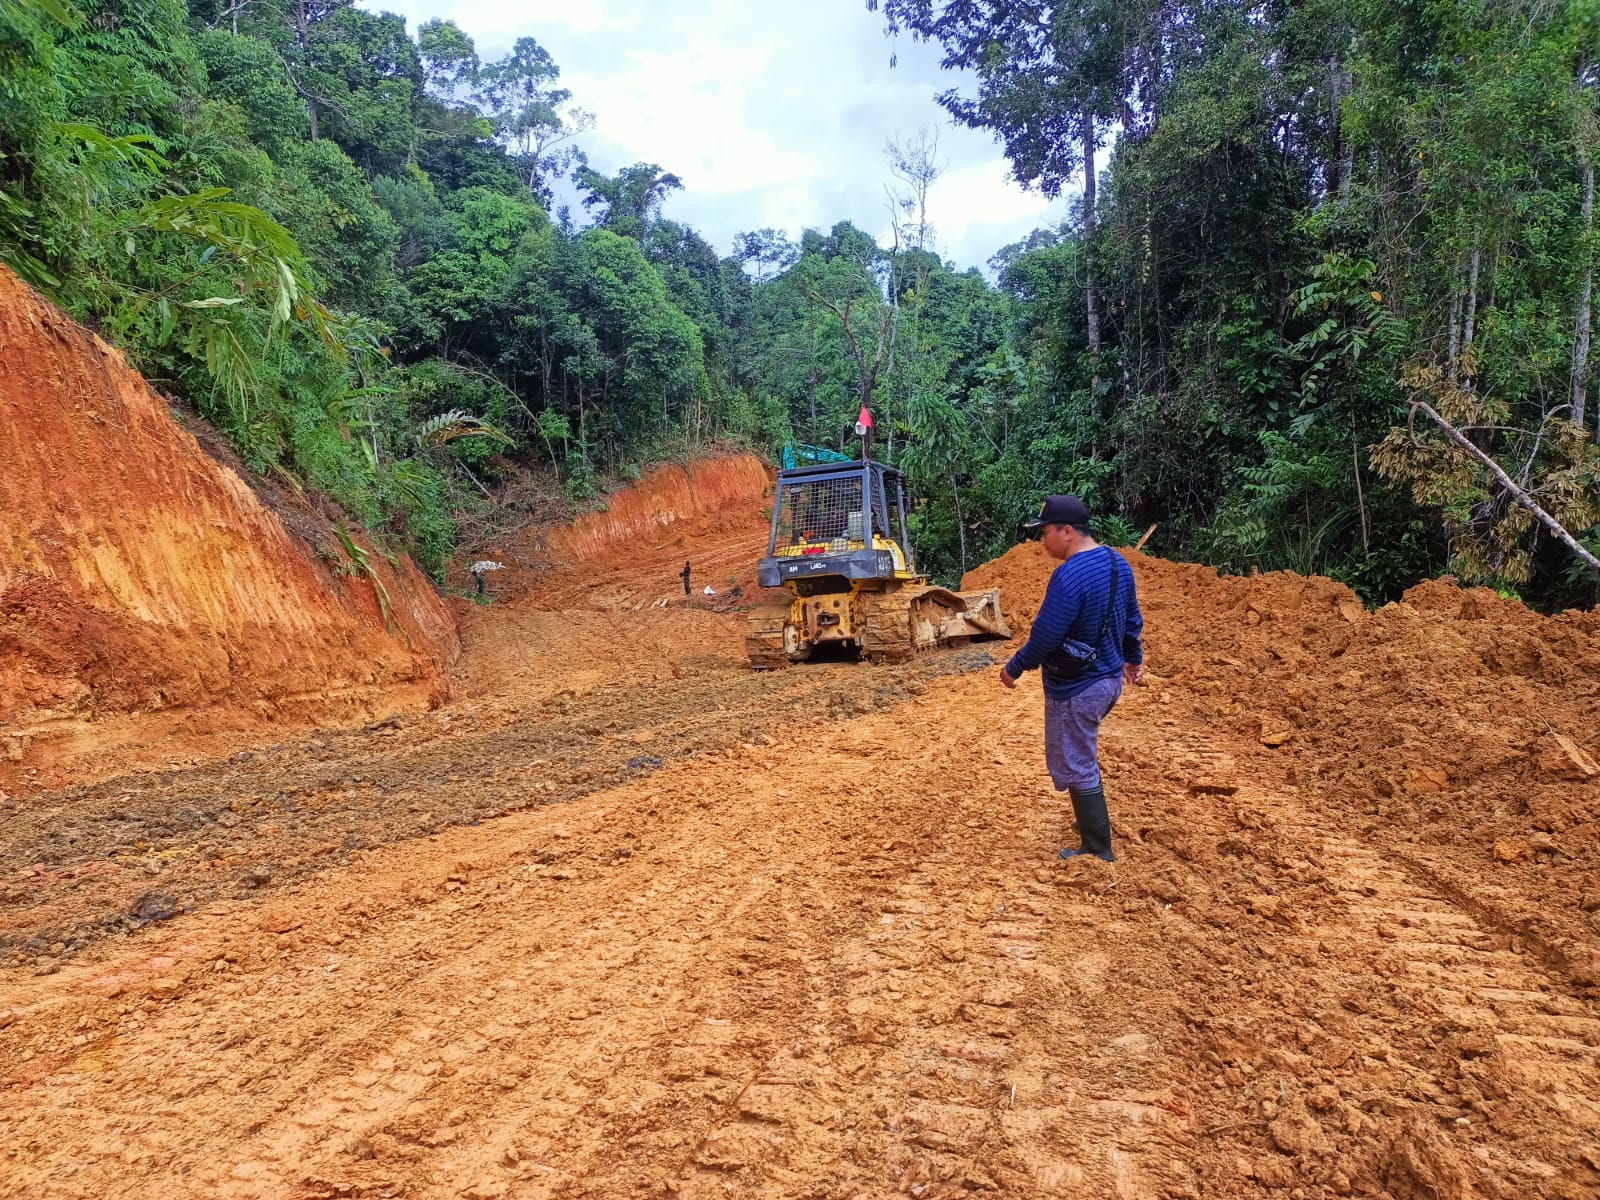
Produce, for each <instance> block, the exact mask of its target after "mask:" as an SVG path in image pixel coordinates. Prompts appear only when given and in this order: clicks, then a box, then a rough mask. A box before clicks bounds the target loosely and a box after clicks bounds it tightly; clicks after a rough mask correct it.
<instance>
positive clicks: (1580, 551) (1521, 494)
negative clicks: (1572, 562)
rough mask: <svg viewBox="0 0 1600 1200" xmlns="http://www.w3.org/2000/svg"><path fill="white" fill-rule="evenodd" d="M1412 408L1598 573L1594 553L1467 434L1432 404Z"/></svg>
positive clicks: (1598, 563)
mask: <svg viewBox="0 0 1600 1200" xmlns="http://www.w3.org/2000/svg"><path fill="white" fill-rule="evenodd" d="M1411 409H1412V412H1413V413H1417V412H1420V413H1423V414H1424V415H1426V416H1427V417H1428V418H1430V419H1431V420H1432V421H1433V423H1434V424H1436V425H1437V426H1439V428H1440V429H1442V430H1444V432H1445V436H1446V437H1448V438H1449V439H1450V440H1451V441H1452V442H1454V443H1455V444H1456V445H1458V446H1460V447H1461V448H1462V449H1463V450H1465V451H1466V452H1467V453H1468V454H1470V455H1472V457H1473V458H1475V459H1477V460H1478V461H1479V462H1481V463H1482V464H1483V465H1484V466H1486V467H1488V468H1489V471H1490V473H1491V474H1493V475H1494V477H1495V478H1496V479H1497V480H1499V481H1500V486H1501V487H1503V488H1505V490H1506V491H1508V492H1510V493H1511V496H1512V498H1513V499H1514V500H1516V502H1517V503H1518V504H1520V505H1522V507H1523V508H1525V509H1527V510H1528V511H1529V512H1531V513H1532V514H1533V515H1534V517H1536V518H1537V519H1538V521H1539V523H1540V524H1541V525H1543V526H1544V527H1545V528H1546V529H1548V530H1549V531H1550V532H1551V533H1553V534H1555V535H1556V537H1557V538H1558V539H1559V540H1560V541H1561V543H1562V544H1563V545H1565V546H1566V547H1567V549H1569V550H1571V551H1572V552H1573V553H1574V554H1576V555H1577V556H1578V557H1579V558H1581V559H1582V560H1583V561H1584V563H1585V564H1586V565H1587V566H1588V567H1589V569H1590V570H1591V571H1594V572H1595V573H1596V574H1600V558H1596V557H1595V556H1594V555H1593V554H1591V553H1589V551H1588V550H1587V549H1586V548H1584V547H1583V546H1582V545H1580V544H1579V542H1578V540H1577V539H1576V538H1574V537H1573V536H1572V535H1571V534H1570V533H1568V532H1567V530H1566V529H1565V528H1564V527H1563V526H1562V524H1561V523H1560V522H1559V521H1557V520H1556V519H1555V518H1554V517H1552V516H1551V515H1550V514H1549V513H1547V512H1546V511H1545V510H1544V509H1543V508H1541V507H1540V506H1539V502H1538V501H1537V500H1535V499H1534V498H1533V497H1532V496H1530V495H1529V494H1528V493H1527V492H1525V491H1523V490H1522V488H1520V487H1518V486H1517V485H1516V484H1515V483H1513V482H1512V481H1511V476H1509V475H1507V474H1506V472H1505V468H1504V467H1502V466H1501V465H1500V464H1499V463H1497V462H1495V460H1494V459H1492V458H1490V457H1489V456H1488V455H1487V454H1485V453H1484V452H1483V451H1482V450H1480V449H1479V448H1478V447H1477V446H1476V445H1474V444H1473V443H1472V441H1471V439H1469V438H1468V437H1467V435H1466V434H1464V433H1462V432H1461V431H1460V430H1459V429H1457V428H1456V427H1455V426H1454V425H1452V424H1450V422H1449V421H1446V420H1445V419H1444V418H1443V417H1441V416H1440V415H1439V414H1438V413H1437V412H1435V411H1434V409H1433V406H1432V405H1429V404H1424V403H1423V402H1422V401H1420V400H1413V401H1412V402H1411Z"/></svg>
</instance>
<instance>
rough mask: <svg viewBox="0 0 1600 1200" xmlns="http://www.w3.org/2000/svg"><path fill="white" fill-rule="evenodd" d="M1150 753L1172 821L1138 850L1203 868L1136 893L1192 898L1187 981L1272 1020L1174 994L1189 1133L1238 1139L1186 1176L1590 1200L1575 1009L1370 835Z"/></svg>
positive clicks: (1584, 1076)
mask: <svg viewBox="0 0 1600 1200" xmlns="http://www.w3.org/2000/svg"><path fill="white" fill-rule="evenodd" d="M1167 753H1168V756H1169V757H1170V759H1171V761H1173V762H1174V763H1176V764H1178V766H1179V769H1178V770H1177V771H1169V772H1167V773H1166V774H1167V778H1168V779H1169V781H1171V780H1180V781H1181V780H1187V781H1188V783H1189V789H1188V790H1189V795H1188V802H1187V807H1188V808H1189V810H1190V811H1189V814H1188V816H1189V822H1188V828H1187V829H1186V830H1185V831H1183V832H1182V833H1173V832H1170V831H1158V832H1157V834H1156V837H1155V839H1154V840H1155V841H1156V842H1157V844H1158V846H1159V847H1160V848H1163V849H1168V850H1170V851H1173V852H1175V857H1176V858H1178V859H1179V860H1181V861H1182V862H1183V863H1185V864H1188V865H1191V866H1193V865H1204V866H1206V867H1208V868H1210V870H1209V871H1208V876H1209V877H1208V878H1205V879H1201V878H1197V877H1194V876H1190V877H1189V878H1188V879H1186V880H1184V881H1183V883H1184V885H1185V886H1184V887H1182V888H1178V889H1174V888H1173V887H1172V882H1173V880H1174V879H1175V878H1178V876H1176V875H1175V874H1174V873H1173V872H1172V871H1171V870H1170V869H1169V870H1167V871H1165V872H1161V873H1159V874H1158V875H1157V877H1156V879H1155V880H1154V882H1155V884H1156V886H1154V887H1153V888H1149V889H1148V890H1149V891H1151V892H1153V893H1154V894H1155V895H1157V896H1158V897H1162V896H1167V897H1174V898H1176V897H1177V894H1178V892H1179V891H1187V892H1189V893H1190V895H1189V896H1185V897H1183V899H1184V900H1188V899H1191V898H1193V899H1202V898H1203V900H1202V902H1201V903H1199V904H1195V905H1191V904H1188V903H1181V902H1180V903H1178V904H1177V907H1178V908H1179V909H1190V910H1191V911H1190V913H1189V914H1187V915H1189V916H1190V917H1191V919H1193V920H1194V921H1195V925H1194V926H1192V927H1191V928H1192V929H1194V930H1195V932H1197V933H1199V934H1200V936H1198V937H1195V936H1189V937H1186V938H1185V939H1183V940H1184V942H1186V943H1187V944H1186V946H1185V950H1186V952H1187V953H1186V954H1185V956H1184V962H1185V965H1186V966H1187V967H1188V968H1189V969H1190V970H1191V971H1192V972H1193V973H1194V974H1195V976H1197V977H1198V978H1200V979H1202V980H1206V979H1207V978H1208V977H1209V981H1210V982H1211V983H1212V984H1213V985H1214V986H1215V987H1216V988H1218V989H1226V992H1227V993H1228V994H1230V995H1233V996H1239V995H1241V994H1242V995H1245V996H1250V997H1251V998H1252V999H1257V1000H1259V999H1261V998H1262V997H1263V996H1264V997H1266V998H1268V999H1270V1000H1275V1001H1276V1002H1277V1004H1278V1005H1280V1006H1281V1008H1280V1011H1278V1012H1276V1013H1274V1012H1272V1011H1271V1010H1270V1009H1268V1010H1266V1011H1263V1010H1262V1009H1261V1008H1260V1007H1259V1006H1257V1005H1248V1006H1243V1007H1242V1008H1234V1009H1233V1010H1232V1011H1230V1010H1229V1008H1227V1007H1225V1006H1222V1005H1219V1004H1217V1003H1216V1002H1215V1001H1214V1000H1205V999H1194V998H1188V997H1185V998H1180V999H1179V1003H1178V1007H1179V1010H1180V1012H1181V1013H1182V1014H1183V1015H1184V1017H1185V1019H1186V1020H1188V1022H1189V1025H1190V1042H1191V1047H1192V1049H1191V1050H1190V1051H1189V1053H1188V1054H1187V1055H1185V1057H1188V1058H1189V1059H1190V1061H1191V1062H1193V1061H1195V1060H1196V1059H1198V1060H1200V1061H1202V1062H1208V1063H1210V1064H1211V1065H1212V1069H1214V1070H1216V1075H1215V1076H1214V1078H1213V1080H1212V1088H1211V1090H1212V1092H1213V1095H1212V1096H1211V1097H1209V1098H1206V1099H1209V1100H1210V1101H1211V1104H1212V1105H1215V1106H1216V1110H1215V1111H1214V1112H1213V1114H1212V1115H1211V1117H1209V1118H1208V1120H1210V1121H1211V1122H1212V1126H1211V1127H1212V1128H1213V1129H1214V1130H1215V1132H1216V1133H1218V1134H1226V1135H1227V1138H1226V1139H1225V1140H1231V1141H1233V1142H1234V1143H1235V1146H1234V1147H1233V1148H1232V1153H1231V1155H1230V1153H1229V1148H1227V1147H1225V1146H1220V1145H1219V1146H1215V1147H1213V1148H1212V1150H1211V1152H1210V1153H1209V1154H1208V1155H1205V1156H1202V1158H1201V1164H1200V1165H1201V1174H1202V1176H1203V1177H1206V1178H1208V1179H1209V1180H1211V1181H1214V1184H1213V1186H1226V1184H1227V1183H1228V1181H1230V1180H1231V1181H1232V1185H1233V1187H1234V1188H1236V1189H1239V1190H1241V1191H1244V1192H1246V1193H1248V1191H1249V1189H1250V1188H1251V1187H1252V1186H1254V1187H1260V1188H1278V1187H1281V1188H1292V1187H1296V1186H1300V1187H1304V1188H1312V1187H1319V1186H1320V1187H1323V1188H1325V1189H1327V1190H1328V1191H1329V1192H1330V1193H1332V1194H1335V1195H1345V1194H1350V1193H1351V1192H1352V1191H1354V1192H1355V1193H1356V1194H1365V1193H1366V1192H1368V1191H1374V1190H1377V1189H1379V1188H1383V1189H1387V1190H1388V1191H1390V1192H1391V1194H1393V1195H1395V1196H1413V1195H1415V1196H1438V1197H1446V1198H1449V1197H1465V1196H1480V1195H1481V1196H1494V1197H1506V1198H1507V1200H1509V1198H1511V1197H1524V1196H1526V1197H1560V1198H1562V1200H1576V1198H1577V1197H1580V1196H1589V1195H1593V1194H1595V1191H1596V1189H1597V1187H1600V1156H1597V1154H1596V1150H1595V1147H1596V1145H1597V1144H1600V1140H1597V1139H1600V1104H1596V1103H1595V1102H1593V1101H1592V1100H1591V1099H1589V1098H1590V1097H1593V1096H1595V1095H1597V1094H1600V1071H1597V1067H1600V1061H1597V1060H1600V1049H1597V1047H1600V1037H1597V1036H1596V1035H1597V1033H1600V1020H1597V1019H1596V1018H1597V1016H1600V1014H1597V1013H1596V1011H1595V1006H1594V1004H1593V1003H1592V1002H1590V1001H1588V1000H1585V999H1582V998H1580V991H1578V990H1574V989H1573V988H1572V987H1571V985H1570V984H1569V983H1568V981H1567V980H1566V979H1565V978H1564V977H1562V976H1561V975H1559V974H1553V973H1552V972H1551V971H1550V970H1549V969H1548V968H1547V967H1546V965H1545V964H1544V962H1543V961H1542V960H1541V959H1540V958H1539V957H1537V956H1535V955H1533V954H1531V953H1529V952H1528V951H1527V949H1526V948H1525V947H1524V946H1523V945H1522V944H1521V942H1520V941H1519V940H1517V939H1514V938H1513V937H1512V936H1510V935H1509V934H1507V933H1505V932H1502V931H1500V930H1496V929H1493V928H1490V929H1488V930H1485V929H1484V928H1483V927H1481V926H1480V925H1479V923H1478V922H1477V920H1476V919H1475V917H1474V915H1473V913H1472V912H1471V911H1469V910H1470V909H1472V908H1475V907H1477V906H1475V905H1463V904H1462V903H1461V902H1460V900H1458V899H1455V898H1451V897H1448V896H1446V895H1444V894H1443V893H1442V892H1441V891H1440V890H1436V889H1435V888H1434V887H1433V886H1431V883H1430V881H1429V879H1428V877H1427V874H1426V872H1425V871H1422V870H1419V869H1418V864H1417V863H1415V862H1414V861H1412V860H1411V859H1410V858H1409V857H1408V856H1406V855H1404V854H1401V853H1398V852H1394V851H1391V850H1389V849H1387V848H1386V847H1385V846H1384V845H1383V844H1382V838H1381V837H1370V836H1363V835H1361V834H1358V833H1357V832H1356V831H1355V830H1350V831H1348V832H1345V831H1341V830H1339V829H1338V828H1337V827H1334V828H1330V825H1334V822H1333V821H1331V820H1330V819H1329V814H1328V813H1327V812H1326V810H1324V811H1322V812H1321V813H1316V814H1313V813H1311V812H1308V811H1307V810H1306V809H1305V808H1304V807H1302V806H1301V804H1300V802H1299V801H1298V800H1297V799H1296V798H1295V796H1294V795H1293V792H1294V789H1292V788H1291V789H1286V790H1287V791H1288V792H1289V793H1290V794H1289V795H1285V794H1284V792H1283V791H1281V790H1279V788H1281V784H1279V785H1277V786H1274V785H1273V781H1272V780H1271V770H1270V768H1268V769H1266V770H1265V771H1263V770H1262V766H1263V764H1262V763H1260V762H1259V761H1257V762H1253V763H1251V764H1250V766H1249V767H1247V768H1245V769H1241V767H1240V764H1238V763H1237V762H1236V761H1235V760H1234V759H1233V757H1232V756H1231V755H1230V754H1228V753H1227V752H1226V751H1223V750H1219V749H1216V748H1214V747H1213V746H1211V745H1210V744H1209V743H1208V742H1207V741H1206V740H1205V739H1203V738H1200V737H1197V736H1195V735H1193V734H1187V735H1180V736H1179V737H1177V738H1175V739H1173V741H1172V742H1171V743H1170V744H1169V747H1168V748H1167ZM1251 775H1254V776H1255V779H1256V783H1255V785H1254V786H1246V785H1238V784H1237V781H1238V780H1240V779H1241V778H1247V777H1250V776H1251ZM1223 784H1229V785H1230V790H1229V791H1228V793H1227V794H1223V788H1222V786H1220V785H1223ZM1213 785H1219V786H1218V787H1217V788H1216V789H1215V790H1213ZM1208 810H1209V811H1208ZM1351 823H1352V824H1360V822H1359V821H1354V820H1352V822H1351ZM1369 832H1370V831H1369ZM1402 832H1403V831H1402ZM1204 840H1210V841H1211V842H1212V844H1213V845H1214V846H1215V850H1216V859H1215V860H1214V861H1213V860H1212V859H1211V856H1210V855H1208V854H1207V853H1205V847H1204V845H1203V841H1204ZM1218 867H1220V868H1222V869H1221V870H1217V869H1216V868H1218ZM1186 923H1187V922H1186ZM1241 952H1242V953H1241ZM1252 1008H1254V1009H1255V1011H1251V1009H1252ZM1230 1102H1231V1107H1232V1113H1231V1114H1229V1115H1225V1114H1224V1112H1223V1111H1222V1109H1223V1107H1224V1106H1226V1105H1229V1104H1230ZM1202 1103H1204V1101H1202ZM1225 1194H1226V1193H1225ZM1307 1194H1311V1193H1310V1192H1309V1191H1308V1193H1307Z"/></svg>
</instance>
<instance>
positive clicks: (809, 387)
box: [806, 325, 822, 446]
mask: <svg viewBox="0 0 1600 1200" xmlns="http://www.w3.org/2000/svg"><path fill="white" fill-rule="evenodd" d="M810 333H811V373H810V375H809V377H808V378H807V379H806V398H807V399H808V400H809V401H810V402H811V444H812V445H813V446H820V445H822V439H821V438H819V437H818V436H817V328H816V326H815V325H813V326H812V327H811V330H810Z"/></svg>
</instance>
